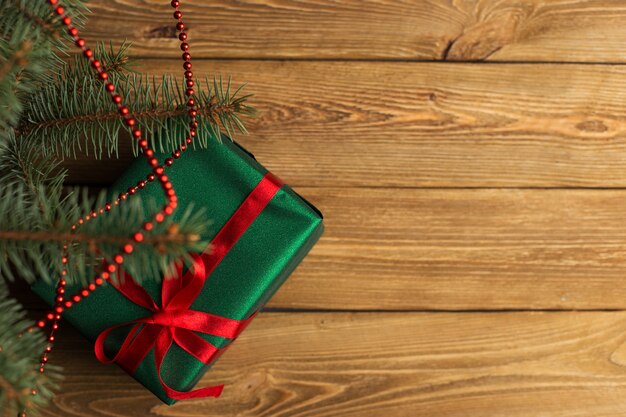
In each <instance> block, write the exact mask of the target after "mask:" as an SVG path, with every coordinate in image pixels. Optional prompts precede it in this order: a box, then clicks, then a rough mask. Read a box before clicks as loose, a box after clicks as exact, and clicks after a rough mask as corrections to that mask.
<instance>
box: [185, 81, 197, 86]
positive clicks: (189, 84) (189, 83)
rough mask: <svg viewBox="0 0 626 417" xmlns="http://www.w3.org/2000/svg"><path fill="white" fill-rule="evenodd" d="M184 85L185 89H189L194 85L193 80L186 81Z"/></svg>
mask: <svg viewBox="0 0 626 417" xmlns="http://www.w3.org/2000/svg"><path fill="white" fill-rule="evenodd" d="M186 84H187V87H189V88H191V87H193V85H194V84H195V83H194V82H193V80H187V81H186Z"/></svg>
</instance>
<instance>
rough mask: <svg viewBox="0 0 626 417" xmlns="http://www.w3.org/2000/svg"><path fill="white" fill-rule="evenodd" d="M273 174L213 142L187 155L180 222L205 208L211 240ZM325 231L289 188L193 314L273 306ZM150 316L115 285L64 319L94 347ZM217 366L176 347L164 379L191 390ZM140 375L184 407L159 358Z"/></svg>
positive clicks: (39, 288) (49, 298) (150, 288)
mask: <svg viewBox="0 0 626 417" xmlns="http://www.w3.org/2000/svg"><path fill="white" fill-rule="evenodd" d="M160 159H163V157H162V156H161V158H160ZM149 171H150V168H149V167H148V166H147V164H146V163H145V161H144V160H143V158H138V159H137V160H136V161H135V162H134V163H133V164H132V165H131V166H130V168H129V169H128V170H127V171H126V172H125V173H124V174H123V175H122V177H121V178H120V179H119V180H118V181H117V182H116V183H115V185H114V186H113V187H112V188H113V190H114V191H115V190H117V191H116V193H117V192H119V191H122V190H126V189H127V188H128V187H129V186H131V185H133V184H135V183H136V181H137V179H138V178H144V177H145V176H146V175H147V174H148V173H149ZM266 173H267V170H266V169H265V168H263V167H262V166H261V165H260V164H259V163H258V162H257V161H256V160H255V159H254V157H252V155H251V154H249V153H248V152H246V151H245V150H243V148H241V147H240V146H239V145H237V144H236V143H234V142H231V141H230V140H225V141H224V142H223V143H222V144H220V143H217V142H216V141H211V143H210V144H209V147H208V149H206V150H195V151H191V150H190V151H187V152H185V153H183V155H182V156H181V157H180V159H179V160H178V161H177V162H176V164H175V165H174V167H173V168H172V169H169V170H167V175H168V177H169V178H170V181H171V182H172V184H173V185H174V187H175V189H176V193H177V195H178V203H179V208H180V209H179V210H177V211H176V212H175V213H174V215H173V216H174V217H173V218H174V220H175V219H176V216H177V213H181V212H182V211H183V210H182V208H184V207H185V206H186V205H187V204H190V203H193V204H194V206H195V207H200V206H202V207H205V208H206V210H207V212H208V213H209V217H210V218H211V220H212V227H211V228H210V229H211V232H210V235H209V236H205V238H207V240H211V239H212V238H213V237H214V236H215V234H217V232H218V231H219V229H220V228H221V227H222V225H224V224H225V223H226V222H227V221H228V219H229V218H230V217H231V216H232V214H233V213H234V212H235V211H236V210H237V208H238V207H239V206H240V205H241V203H242V202H243V201H244V199H245V198H246V197H247V196H248V194H249V193H250V192H251V191H252V190H253V189H254V187H255V186H256V185H257V184H258V183H259V182H260V181H261V179H262V178H263V176H264V175H265V174H266ZM113 195H115V194H113ZM140 195H141V196H142V197H143V198H145V197H148V196H154V197H156V198H158V199H159V200H158V201H161V199H162V198H163V197H162V192H161V190H160V189H159V186H158V184H156V183H152V184H149V185H148V186H146V188H145V189H144V190H143V191H142V192H141V194H140ZM322 232H323V224H322V215H321V213H320V212H319V211H318V210H317V209H316V208H315V207H313V206H312V205H311V204H309V203H308V202H307V201H306V200H304V199H303V198H302V197H300V196H299V195H298V194H296V193H295V192H294V191H293V190H292V189H291V188H290V187H288V186H286V185H283V186H282V188H281V189H280V190H279V191H278V193H277V194H276V195H275V196H274V197H273V199H272V200H271V201H270V203H269V204H268V205H267V207H265V209H264V210H263V211H262V212H261V214H260V215H259V216H258V217H257V218H256V219H255V220H254V222H253V223H252V225H251V226H250V227H249V228H248V229H247V230H246V231H245V233H244V234H243V236H242V237H241V238H240V239H239V240H238V241H237V243H236V244H235V245H234V246H233V247H232V248H231V249H230V251H229V252H228V254H227V255H226V257H225V258H224V259H223V260H222V262H221V263H220V264H219V265H218V266H217V268H216V269H215V270H214V271H213V273H211V274H210V276H209V278H208V279H207V280H206V282H205V284H204V287H203V288H202V291H201V293H200V295H199V296H198V297H197V298H196V299H195V301H194V302H193V304H192V305H191V309H193V310H199V311H204V312H207V313H211V314H215V315H218V316H223V317H228V318H232V319H235V320H243V319H245V318H248V317H249V316H250V315H251V314H253V313H254V312H255V311H258V310H259V309H260V308H261V307H262V306H263V305H265V304H266V303H267V301H268V300H269V299H270V298H271V297H272V295H273V294H274V293H275V292H276V291H277V290H278V288H279V287H280V286H281V285H282V284H283V282H284V281H285V280H286V279H287V277H288V276H289V275H290V274H291V273H292V272H293V270H294V269H295V268H296V266H297V265H298V264H299V263H300V262H301V261H302V259H303V258H304V256H305V255H306V254H307V253H308V252H309V250H310V249H311V247H312V246H313V245H314V244H315V242H316V241H317V240H318V239H319V237H320V236H321V234H322ZM142 286H143V288H144V289H145V290H146V291H147V292H148V293H149V294H150V295H151V296H152V298H153V300H155V302H156V303H157V304H159V305H160V300H161V297H160V292H161V283H156V282H143V283H142ZM79 289H80V287H79V286H68V287H67V289H66V291H67V293H68V294H73V293H75V292H76V291H78V290H79ZM33 290H34V291H35V292H36V293H37V294H39V295H40V296H41V297H42V298H43V299H44V300H46V302H48V303H49V304H50V305H53V302H54V296H55V288H54V287H53V286H52V285H50V284H46V283H44V282H42V281H39V282H37V283H36V284H35V285H33ZM148 315H150V312H149V311H148V310H145V309H144V308H142V307H140V306H138V305H136V304H134V303H133V302H132V301H130V300H128V299H127V298H126V297H124V296H123V295H122V294H120V293H119V292H118V291H117V290H116V289H114V288H113V287H112V286H110V285H105V286H103V287H101V288H99V289H98V290H97V291H95V292H94V293H93V294H92V295H91V296H90V297H88V298H86V299H85V300H83V301H82V302H81V303H78V304H76V305H75V306H73V307H72V308H71V309H69V310H68V311H66V312H65V313H64V317H65V318H66V319H67V320H68V321H69V322H70V323H71V324H72V325H73V326H74V327H76V328H77V329H78V330H79V331H80V332H81V333H82V334H83V335H84V336H85V337H87V338H88V339H89V340H91V341H92V342H94V341H95V339H96V338H97V336H98V335H99V334H100V333H101V332H102V331H103V330H105V329H107V328H109V327H112V326H114V325H117V324H120V323H125V322H129V321H132V320H135V319H139V318H143V317H146V316H148ZM127 334H128V328H123V329H120V330H118V331H115V332H113V333H112V334H111V335H110V336H109V337H108V338H107V339H106V343H105V351H106V353H107V355H109V356H110V357H113V356H114V355H115V352H117V351H118V350H119V348H120V347H121V344H122V342H123V340H124V338H125V337H126V335H127ZM196 334H198V333H196ZM199 335H200V336H201V337H202V338H204V339H205V340H207V341H209V342H211V343H212V344H214V345H215V346H216V347H218V348H222V347H225V346H226V345H228V344H229V343H230V342H232V340H230V339H224V338H221V337H217V336H211V335H204V334H199ZM209 367H210V365H205V364H203V363H201V362H200V361H198V360H197V359H195V358H194V357H192V356H191V355H189V354H188V353H187V352H185V351H184V350H182V349H181V348H180V347H178V346H177V345H175V344H174V345H172V347H171V349H170V350H169V352H168V354H167V356H166V357H165V360H164V362H163V366H162V368H161V375H162V377H163V379H164V380H165V381H166V382H167V384H168V385H169V386H170V387H172V388H174V389H176V390H179V391H188V390H190V389H191V388H193V387H194V386H195V384H196V383H197V382H198V380H199V379H200V378H201V377H202V375H203V374H204V373H205V372H206V371H207V370H208V369H209ZM132 376H133V377H134V378H135V379H136V380H137V381H139V382H140V383H141V384H143V385H144V386H145V387H146V388H148V389H149V390H150V391H152V392H153V393H154V394H155V395H157V396H158V397H159V398H160V399H161V400H162V401H163V402H165V403H167V404H173V403H175V402H176V401H175V400H173V399H171V398H169V397H168V396H167V395H166V394H165V392H164V390H163V388H162V386H161V383H160V381H159V378H158V376H157V370H156V366H155V359H154V352H153V351H152V352H150V354H148V356H147V357H146V358H145V359H144V360H143V361H142V362H141V363H140V365H139V367H138V368H137V370H136V371H135V372H134V374H133V375H132ZM227 389H228V387H227Z"/></svg>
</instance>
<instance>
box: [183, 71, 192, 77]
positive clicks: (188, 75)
mask: <svg viewBox="0 0 626 417" xmlns="http://www.w3.org/2000/svg"><path fill="white" fill-rule="evenodd" d="M192 77H193V72H191V71H185V78H192Z"/></svg>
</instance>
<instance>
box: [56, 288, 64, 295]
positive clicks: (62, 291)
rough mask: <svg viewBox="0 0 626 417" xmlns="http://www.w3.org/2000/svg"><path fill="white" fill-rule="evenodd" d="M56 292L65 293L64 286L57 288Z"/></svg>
mask: <svg viewBox="0 0 626 417" xmlns="http://www.w3.org/2000/svg"><path fill="white" fill-rule="evenodd" d="M57 294H65V288H59V289H58V290H57Z"/></svg>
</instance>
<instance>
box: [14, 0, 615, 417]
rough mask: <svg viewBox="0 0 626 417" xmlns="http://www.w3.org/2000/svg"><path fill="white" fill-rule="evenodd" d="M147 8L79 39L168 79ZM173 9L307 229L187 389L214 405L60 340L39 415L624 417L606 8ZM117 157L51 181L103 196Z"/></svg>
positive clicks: (169, 39)
mask: <svg viewBox="0 0 626 417" xmlns="http://www.w3.org/2000/svg"><path fill="white" fill-rule="evenodd" d="M167 3H168V2H167V1H165V2H154V1H145V0H129V1H123V2H122V1H119V0H114V1H104V0H94V1H92V2H91V8H92V9H93V10H94V12H95V14H94V17H93V18H92V19H91V20H90V22H89V25H88V28H87V31H86V35H85V36H86V38H87V39H100V40H107V41H108V40H109V39H110V37H111V36H113V41H114V42H116V43H118V42H120V41H121V40H122V39H123V38H125V37H129V38H133V39H134V41H135V46H134V48H133V49H132V51H133V54H134V55H135V56H138V57H144V58H148V59H143V60H142V61H141V67H140V68H141V69H142V70H149V71H150V72H152V73H154V74H156V75H160V74H162V73H179V72H180V62H179V61H178V56H179V54H180V52H178V51H179V50H178V49H177V47H176V41H175V40H174V38H173V36H174V35H173V32H172V31H171V29H169V28H170V25H171V24H172V19H171V16H170V13H171V9H170V8H169V6H168V5H167ZM183 13H184V14H185V16H186V17H185V19H186V21H187V23H188V25H189V27H190V30H189V33H190V37H191V45H192V46H191V50H192V52H193V54H194V57H197V58H200V57H201V58H205V59H203V60H195V61H194V72H195V73H196V75H201V76H204V75H208V76H211V75H213V74H215V73H217V74H219V73H221V74H224V75H229V74H230V75H232V76H233V79H234V81H235V83H236V84H239V83H241V82H246V81H247V82H248V83H249V86H248V91H250V92H253V93H255V94H256V96H257V97H256V98H255V99H254V103H255V104H256V105H257V107H258V108H259V109H260V111H261V113H260V116H259V118H257V119H256V120H253V121H252V122H251V123H250V124H249V125H250V131H251V134H250V135H249V136H247V137H241V136H240V137H239V138H238V139H239V141H240V142H241V143H242V144H243V145H244V146H246V147H247V148H248V149H249V150H251V151H252V152H254V153H255V155H256V156H257V157H258V159H259V160H260V161H261V162H262V163H263V164H264V165H266V166H267V167H268V168H269V169H271V170H272V171H273V172H275V173H276V174H278V175H279V176H281V177H282V178H283V179H284V180H285V181H286V182H288V183H290V184H292V185H294V186H295V188H296V189H297V191H299V192H300V193H301V194H302V195H304V196H305V197H307V198H308V199H310V200H311V201H312V202H313V203H315V204H316V205H318V206H319V207H320V208H321V210H322V211H323V212H324V214H325V215H326V220H325V222H326V226H327V231H326V234H325V235H324V237H323V238H322V240H321V241H320V243H319V244H318V245H317V246H316V247H315V248H314V249H313V251H312V252H311V254H310V256H309V257H307V259H306V260H305V261H304V262H303V264H302V265H301V266H300V267H299V269H298V270H297V271H296V273H295V274H294V276H293V277H292V278H291V279H290V280H289V281H288V282H287V284H286V285H285V286H284V287H283V288H282V289H281V290H280V291H279V292H278V294H277V295H276V297H275V298H274V299H273V300H272V302H271V303H270V305H269V307H270V309H271V311H268V312H265V313H262V314H261V315H260V317H259V319H257V320H256V321H255V322H254V323H253V324H252V325H251V326H250V328H249V329H248V330H247V331H246V332H245V333H244V334H243V335H242V336H241V339H240V340H238V341H237V343H236V344H235V346H233V348H232V349H231V350H229V352H227V353H226V354H225V355H224V357H223V358H222V359H221V360H220V362H219V363H218V364H217V365H216V367H215V368H214V369H213V370H212V371H211V372H210V373H208V374H207V376H206V377H205V378H204V379H203V381H202V384H209V383H218V382H225V383H226V384H227V389H226V391H225V394H224V397H223V398H221V399H217V400H206V401H204V400H202V401H192V402H189V403H181V404H177V405H176V406H174V407H167V406H164V405H161V404H160V403H159V401H158V400H156V399H155V398H154V397H153V396H152V395H151V394H150V393H149V392H147V391H146V390H145V389H144V388H142V387H141V386H140V385H138V384H137V383H136V382H134V381H133V380H132V379H131V378H129V377H128V376H126V375H125V374H123V372H122V371H121V370H119V369H117V368H116V367H114V366H111V367H106V366H103V365H100V364H99V363H97V361H96V360H95V359H94V357H93V354H92V353H91V351H90V349H91V348H90V347H89V344H88V343H87V342H85V341H83V340H82V339H81V338H80V337H79V336H78V335H76V334H75V333H74V332H72V331H71V330H68V329H65V330H64V333H63V334H61V335H60V340H61V342H60V345H59V349H58V352H57V354H56V357H55V358H54V360H55V361H56V363H58V364H61V365H63V366H65V368H66V376H67V379H66V381H65V382H64V384H63V392H62V393H61V394H60V395H59V396H58V397H57V399H56V401H55V403H54V405H53V406H52V407H51V408H50V410H49V411H47V413H46V415H47V416H48V417H60V416H68V415H72V416H96V417H99V416H103V417H104V416H116V417H118V416H146V415H160V416H201V415H202V416H263V417H275V416H278V417H287V416H298V417H320V416H325V417H326V416H328V417H330V416H333V417H334V416H358V417H361V416H364V417H368V416H385V417H398V416H402V417H404V416H406V417H413V416H424V417H431V416H443V417H448V416H451V417H452V416H453V417H461V416H480V417H500V416H502V417H522V416H529V417H555V416H558V417H560V416H567V417H580V416H585V417H587V416H591V417H613V416H621V415H625V414H626V402H625V400H624V398H626V395H625V394H626V368H625V367H626V348H625V347H624V346H625V345H624V344H625V343H626V313H625V312H624V311H622V310H624V307H625V305H626V301H624V300H626V280H625V279H624V276H626V226H624V224H625V223H624V219H626V204H625V202H626V140H625V137H626V136H625V134H624V132H626V124H625V120H626V105H625V104H624V103H626V69H625V68H624V67H623V66H622V65H621V64H622V63H623V62H624V61H625V59H624V57H626V55H625V54H624V51H625V50H626V30H625V29H624V28H626V24H625V23H626V3H624V2H623V1H622V0H612V1H611V0H580V1H572V0H550V1H548V0H506V1H505V0H459V1H457V0H454V1H440V0H414V1H401V0H376V1H374V0H332V1H331V0H254V1H252V0H244V1H231V0H225V1H206V0H190V1H189V2H183ZM112 27H115V30H114V31H113V32H111V28H112ZM174 58H176V59H174ZM423 61H479V62H471V63H468V62H466V63H460V62H423ZM483 61H493V62H483ZM121 154H122V158H121V159H120V160H118V161H114V162H113V163H111V162H110V161H106V162H94V161H92V160H89V159H87V158H82V159H81V160H80V161H68V162H67V166H68V167H69V168H70V169H71V173H70V182H71V183H75V184H76V183H80V184H90V185H97V186H102V185H107V184H109V183H111V182H112V181H113V180H114V179H115V178H116V176H117V175H119V173H120V172H121V171H122V170H123V169H124V167H125V166H126V165H127V164H128V162H129V161H130V159H131V155H130V153H129V151H128V146H127V145H125V146H123V149H122V152H121ZM24 299H25V300H26V303H27V304H28V305H29V306H31V308H33V309H35V310H38V309H41V304H40V303H38V302H35V301H34V300H33V299H32V298H29V297H28V296H26V297H25V298H24ZM277 309H278V310H281V311H282V312H281V311H277ZM283 310H284V311H283ZM443 310H457V311H456V312H446V311H443ZM506 310H519V311H516V312H511V311H506ZM530 310H543V311H530ZM548 310H550V311H548ZM552 310H556V311H552ZM575 310H590V311H586V312H580V311H575ZM607 310H611V311H607ZM613 310H615V311H613ZM481 311H482V312H481Z"/></svg>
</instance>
